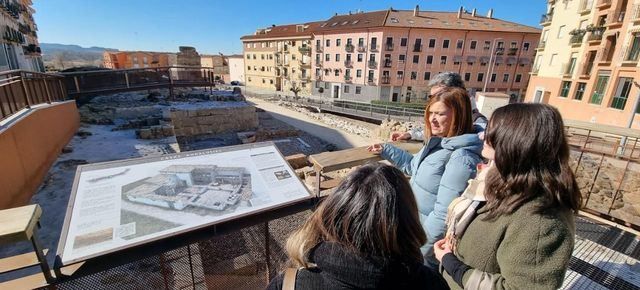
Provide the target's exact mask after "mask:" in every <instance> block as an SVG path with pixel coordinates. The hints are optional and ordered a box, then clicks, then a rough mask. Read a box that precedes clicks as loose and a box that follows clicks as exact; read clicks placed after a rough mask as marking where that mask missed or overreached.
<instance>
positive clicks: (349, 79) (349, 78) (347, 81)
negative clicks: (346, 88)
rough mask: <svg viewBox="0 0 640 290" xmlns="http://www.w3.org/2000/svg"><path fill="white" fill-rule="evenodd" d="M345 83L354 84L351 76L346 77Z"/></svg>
mask: <svg viewBox="0 0 640 290" xmlns="http://www.w3.org/2000/svg"><path fill="white" fill-rule="evenodd" d="M344 82H345V83H352V82H353V78H351V76H350V75H344Z"/></svg>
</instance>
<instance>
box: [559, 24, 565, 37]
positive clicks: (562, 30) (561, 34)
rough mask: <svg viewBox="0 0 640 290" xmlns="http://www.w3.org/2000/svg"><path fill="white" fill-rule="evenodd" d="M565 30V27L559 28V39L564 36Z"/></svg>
mask: <svg viewBox="0 0 640 290" xmlns="http://www.w3.org/2000/svg"><path fill="white" fill-rule="evenodd" d="M564 28H565V25H562V26H560V27H559V28H558V39H560V38H562V37H563V36H564Z"/></svg>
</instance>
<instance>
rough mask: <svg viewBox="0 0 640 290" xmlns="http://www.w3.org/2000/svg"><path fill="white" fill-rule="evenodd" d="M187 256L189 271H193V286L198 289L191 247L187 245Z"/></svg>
mask: <svg viewBox="0 0 640 290" xmlns="http://www.w3.org/2000/svg"><path fill="white" fill-rule="evenodd" d="M187 255H188V256H189V270H190V271H191V286H192V287H193V289H196V277H195V275H194V274H193V261H192V260H191V245H187Z"/></svg>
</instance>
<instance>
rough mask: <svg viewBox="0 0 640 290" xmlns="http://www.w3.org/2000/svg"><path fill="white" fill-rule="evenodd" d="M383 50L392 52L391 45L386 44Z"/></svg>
mask: <svg viewBox="0 0 640 290" xmlns="http://www.w3.org/2000/svg"><path fill="white" fill-rule="evenodd" d="M384 48H385V50H387V51H393V43H386V44H385V46H384Z"/></svg>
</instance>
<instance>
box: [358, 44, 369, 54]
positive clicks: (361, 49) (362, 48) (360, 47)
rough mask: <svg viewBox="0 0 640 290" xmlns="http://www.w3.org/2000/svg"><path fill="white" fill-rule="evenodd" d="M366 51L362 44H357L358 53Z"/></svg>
mask: <svg viewBox="0 0 640 290" xmlns="http://www.w3.org/2000/svg"><path fill="white" fill-rule="evenodd" d="M366 51H367V47H366V46H365V45H363V44H359V45H358V52H366Z"/></svg>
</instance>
